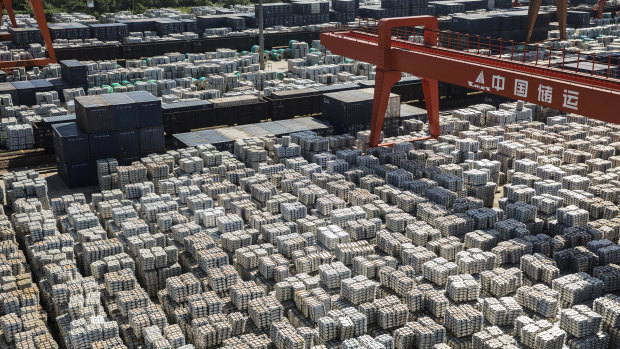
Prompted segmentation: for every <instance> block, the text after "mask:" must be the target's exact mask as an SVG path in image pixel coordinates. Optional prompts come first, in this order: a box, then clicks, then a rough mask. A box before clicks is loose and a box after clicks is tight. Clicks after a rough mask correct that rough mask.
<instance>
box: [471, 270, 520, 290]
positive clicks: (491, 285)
mask: <svg viewBox="0 0 620 349" xmlns="http://www.w3.org/2000/svg"><path fill="white" fill-rule="evenodd" d="M521 282H522V281H521V271H520V270H519V269H517V268H510V269H503V268H495V269H493V270H487V271H483V272H482V273H481V274H480V284H481V290H482V293H483V294H487V295H493V296H495V297H504V296H507V295H509V294H511V293H514V292H516V291H517V289H518V288H519V287H521Z"/></svg>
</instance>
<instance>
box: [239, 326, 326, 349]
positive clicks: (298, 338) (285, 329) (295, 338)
mask: <svg viewBox="0 0 620 349" xmlns="http://www.w3.org/2000/svg"><path fill="white" fill-rule="evenodd" d="M298 330H299V329H297V330H296V329H295V328H294V327H293V326H292V325H291V324H290V323H288V321H279V322H274V323H272V324H271V325H270V330H269V332H270V338H271V342H267V343H265V342H264V341H263V342H262V343H261V342H258V341H256V340H254V341H252V342H249V343H247V345H258V346H260V345H261V344H262V345H267V344H271V343H273V344H274V345H275V347H276V348H277V349H305V348H306V341H305V340H304V337H303V336H302V335H300V334H299V333H298V332H297V331H298ZM334 336H335V335H334Z"/></svg>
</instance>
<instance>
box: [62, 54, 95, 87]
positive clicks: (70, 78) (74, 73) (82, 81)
mask: <svg viewBox="0 0 620 349" xmlns="http://www.w3.org/2000/svg"><path fill="white" fill-rule="evenodd" d="M60 76H61V77H62V79H63V80H64V81H66V82H68V83H69V84H71V85H80V86H85V85H87V84H88V69H87V68H86V65H84V64H83V63H82V62H80V61H78V60H77V59H65V60H62V61H60Z"/></svg>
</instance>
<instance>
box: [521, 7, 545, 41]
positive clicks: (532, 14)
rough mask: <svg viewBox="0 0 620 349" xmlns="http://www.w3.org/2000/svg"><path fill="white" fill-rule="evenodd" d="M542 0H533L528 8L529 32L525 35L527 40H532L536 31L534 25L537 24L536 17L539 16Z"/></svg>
mask: <svg viewBox="0 0 620 349" xmlns="http://www.w3.org/2000/svg"><path fill="white" fill-rule="evenodd" d="M541 3H542V0H531V1H530V4H529V5H528V9H527V33H526V36H525V42H530V39H531V38H532V33H533V32H534V26H535V25H536V18H537V17H538V11H539V10H540V4H541Z"/></svg>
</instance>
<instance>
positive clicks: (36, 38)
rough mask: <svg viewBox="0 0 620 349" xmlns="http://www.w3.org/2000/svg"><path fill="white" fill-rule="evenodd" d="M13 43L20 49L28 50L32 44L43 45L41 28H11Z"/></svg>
mask: <svg viewBox="0 0 620 349" xmlns="http://www.w3.org/2000/svg"><path fill="white" fill-rule="evenodd" d="M9 33H11V41H12V42H13V45H15V46H17V47H18V48H27V47H28V46H29V45H30V44H41V43H43V36H42V35H41V31H40V30H39V28H9Z"/></svg>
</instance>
